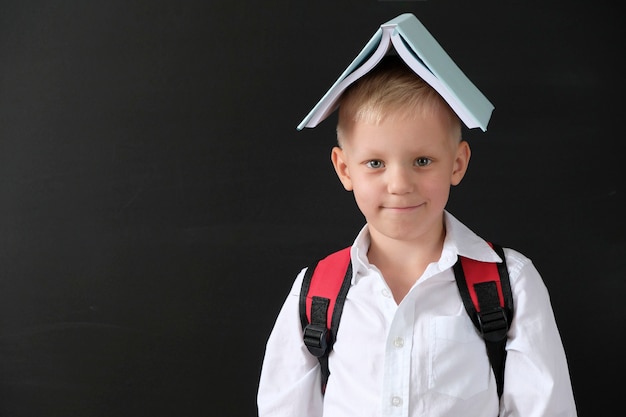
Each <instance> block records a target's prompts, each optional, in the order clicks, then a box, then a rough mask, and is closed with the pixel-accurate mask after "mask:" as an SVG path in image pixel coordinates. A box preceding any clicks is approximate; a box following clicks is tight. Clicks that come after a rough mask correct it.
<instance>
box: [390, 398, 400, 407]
mask: <svg viewBox="0 0 626 417" xmlns="http://www.w3.org/2000/svg"><path fill="white" fill-rule="evenodd" d="M391 405H393V406H394V407H400V406H401V405H402V398H400V397H398V396H394V397H391Z"/></svg>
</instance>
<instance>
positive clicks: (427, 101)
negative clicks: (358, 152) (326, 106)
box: [337, 55, 461, 145]
mask: <svg viewBox="0 0 626 417" xmlns="http://www.w3.org/2000/svg"><path fill="white" fill-rule="evenodd" d="M416 112H422V114H424V113H427V114H434V113H436V112H443V113H444V115H445V116H446V117H447V119H448V120H449V122H450V129H451V133H452V134H453V135H454V137H455V138H458V139H459V140H460V139H461V122H460V120H459V118H458V116H457V115H456V113H454V111H453V110H452V109H451V108H450V106H449V105H448V103H446V102H445V100H444V99H443V98H442V97H441V96H440V95H439V93H437V91H436V90H435V89H434V88H432V87H431V86H430V85H429V84H427V83H426V82H425V81H424V80H422V78H420V77H419V76H418V75H417V74H415V72H413V70H412V69H410V68H409V67H408V66H407V65H406V64H405V63H404V62H403V61H402V60H401V59H400V58H399V57H398V56H396V55H388V56H386V57H385V58H383V60H382V61H381V62H380V63H379V64H378V65H377V66H376V67H375V68H374V69H373V70H372V71H370V72H369V73H367V74H366V75H364V76H363V77H362V78H360V79H359V80H357V81H356V82H355V83H354V84H352V85H351V86H350V87H348V88H347V89H346V91H345V92H344V93H343V95H342V97H341V98H340V101H339V118H338V122H337V141H338V143H339V145H341V143H342V140H343V137H345V134H346V133H347V131H348V129H349V128H350V127H351V126H352V125H353V124H354V123H356V122H366V123H372V124H378V123H380V122H382V121H383V120H384V119H385V118H388V117H398V118H403V117H411V115H415V114H416Z"/></svg>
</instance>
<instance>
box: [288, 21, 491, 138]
mask: <svg viewBox="0 0 626 417" xmlns="http://www.w3.org/2000/svg"><path fill="white" fill-rule="evenodd" d="M389 53H396V54H398V55H399V56H400V57H401V58H402V60H403V61H404V62H405V63H406V64H407V65H408V66H409V67H410V68H411V69H412V70H413V71H415V73H416V74H417V75H419V76H420V77H421V78H422V79H423V80H424V81H425V82H427V83H428V84H429V85H430V86H431V87H433V88H434V89H435V90H436V91H437V92H438V93H439V95H441V97H443V99H444V100H445V101H446V102H447V103H448V104H449V105H450V107H451V108H452V110H454V112H455V113H456V114H457V115H458V116H459V118H460V119H461V121H463V123H464V124H465V126H467V127H468V128H469V129H473V128H476V127H480V128H481V129H482V130H483V131H486V130H487V124H488V123H489V119H490V118H491V113H492V112H493V109H494V106H493V104H491V102H490V101H489V100H488V99H487V98H486V97H485V96H484V95H483V94H482V93H481V92H480V90H478V88H476V86H475V85H474V84H473V83H472V82H471V81H470V80H469V78H467V76H466V75H465V74H464V73H463V72H462V71H461V69H460V68H459V67H458V66H457V65H456V64H455V62H454V61H453V60H452V58H450V56H449V55H448V54H447V53H446V51H445V50H444V49H443V48H442V47H441V45H439V43H438V42H437V40H436V39H435V38H434V37H433V36H432V35H431V34H430V32H428V30H427V29H426V28H425V27H424V25H423V24H422V23H421V22H420V21H419V20H418V19H417V17H415V15H413V14H411V13H404V14H402V15H400V16H398V17H396V18H394V19H392V20H390V21H388V22H386V23H383V24H382V25H381V26H380V28H379V29H378V30H377V31H376V33H375V34H374V36H373V37H372V38H371V39H370V40H369V42H367V44H366V45H365V47H364V48H363V49H362V50H361V52H360V53H359V54H358V55H357V57H356V58H355V59H354V60H353V61H352V63H350V65H349V66H348V68H346V69H345V71H344V72H343V73H342V74H341V75H340V76H339V78H338V79H337V81H335V83H334V84H333V85H332V86H331V87H330V89H329V90H328V91H327V92H326V94H324V96H323V97H322V98H321V99H320V101H319V102H318V103H317V104H316V105H315V106H314V107H313V109H312V110H311V111H310V112H309V114H307V116H306V117H305V118H304V119H303V120H302V122H300V124H299V125H298V127H297V129H298V130H302V129H304V128H305V127H308V128H312V127H315V126H317V125H318V124H319V123H320V122H322V121H323V120H324V119H326V118H327V117H328V116H329V115H330V114H331V113H332V112H334V111H335V110H336V109H337V107H338V100H339V98H340V97H341V94H342V93H343V92H344V91H345V89H346V88H348V86H349V85H351V84H352V83H354V82H355V81H356V80H358V79H359V78H361V77H362V76H363V75H365V74H367V73H368V72H369V71H370V70H371V69H372V68H374V67H375V66H376V65H377V64H378V63H379V62H380V61H381V59H383V57H384V56H385V55H387V54H389Z"/></svg>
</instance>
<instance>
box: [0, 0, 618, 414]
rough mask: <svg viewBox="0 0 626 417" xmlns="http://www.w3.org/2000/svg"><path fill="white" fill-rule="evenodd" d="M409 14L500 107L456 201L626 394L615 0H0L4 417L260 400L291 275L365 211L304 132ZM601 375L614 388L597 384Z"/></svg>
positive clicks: (592, 384) (341, 241)
mask: <svg viewBox="0 0 626 417" xmlns="http://www.w3.org/2000/svg"><path fill="white" fill-rule="evenodd" d="M406 11H409V12H413V13H415V14H416V15H417V16H418V17H419V18H420V20H422V22H423V23H424V24H425V25H426V27H428V28H429V30H431V32H432V33H433V34H434V35H435V37H436V38H437V39H438V40H439V42H440V43H441V44H442V45H443V46H444V48H445V49H446V50H447V51H448V52H449V53H450V55H452V56H453V57H454V59H455V61H456V62H457V63H458V64H459V66H460V67H461V68H462V69H463V70H464V71H465V73H466V74H467V75H468V76H469V78H470V79H472V80H473V81H474V82H475V84H476V85H478V86H479V87H480V89H481V90H482V91H483V92H484V93H485V94H486V96H487V97H489V99H490V100H491V101H492V102H493V103H494V104H495V106H496V110H495V111H494V114H493V118H492V121H491V122H490V125H489V128H488V130H487V132H486V133H482V132H480V131H470V132H467V134H466V137H467V139H468V140H469V141H470V143H471V146H472V149H473V155H472V161H471V163H470V169H469V173H468V175H467V176H466V178H465V180H464V181H463V183H462V184H461V185H460V186H459V187H455V188H454V189H453V192H452V197H451V201H450V204H449V207H448V208H449V210H450V211H452V212H453V213H454V214H455V216H457V217H458V218H459V219H460V220H462V221H464V222H465V223H466V224H468V225H469V226H470V227H471V228H473V229H474V230H476V231H477V232H478V233H480V234H481V235H482V236H483V237H485V238H488V239H492V240H495V241H498V242H501V243H504V244H506V245H507V246H511V247H514V248H516V249H518V250H519V251H521V252H523V253H524V254H526V255H527V256H529V257H530V258H532V259H533V261H534V262H535V264H536V265H537V267H538V269H539V270H540V272H541V273H542V275H543V277H544V280H545V282H546V285H547V286H548V289H549V291H550V293H551V298H552V302H553V306H554V310H555V314H556V316H557V322H558V323H559V326H560V329H561V335H562V338H563V342H564V344H565V348H566V351H567V353H568V359H569V362H570V366H571V374H572V381H573V384H574V390H575V395H576V397H577V402H578V406H579V412H580V415H581V416H592V415H593V416H596V415H604V414H608V413H610V412H611V411H615V410H616V405H615V404H621V402H622V401H621V400H622V398H621V393H619V392H618V388H619V387H620V384H619V383H615V382H614V381H619V380H620V379H619V378H621V377H622V376H623V374H624V371H626V369H625V367H624V355H623V353H622V352H621V350H620V351H618V348H619V347H620V345H619V343H617V342H616V341H617V340H621V339H620V336H619V332H620V331H622V330H623V329H624V327H625V324H626V308H625V305H626V303H624V300H623V296H624V295H626V284H625V282H626V281H625V280H624V278H625V277H626V227H625V225H626V222H625V220H624V213H626V201H625V197H624V191H625V190H624V180H625V178H624V172H623V157H622V156H621V155H622V152H621V151H622V149H623V144H622V142H623V138H622V136H623V134H622V131H623V123H622V121H623V115H622V107H623V106H622V105H621V104H620V103H621V102H622V101H623V97H624V94H625V93H626V91H625V88H624V86H625V83H624V77H623V74H624V70H625V65H624V52H623V39H624V29H623V24H622V23H623V22H622V18H621V16H622V15H621V14H620V13H618V12H617V6H608V3H606V2H600V3H593V2H588V1H586V2H583V1H569V2H501V1H483V2H467V1H435V0H430V1H391V0H389V1H374V0H367V1H365V0H360V1H345V2H344V1H342V2H337V1H326V0H323V1H315V2H296V1H267V2H252V1H238V2H225V1H221V2H211V1H164V0H155V1H138V2H128V1H117V0H109V1H100V2H96V1H56V2H49V1H17V0H6V1H2V2H0V416H2V417H22V416H23V417H34V416H45V417H55V416H64V417H65V416H81V417H91V416H94V417H96V416H116V417H121V416H138V415H149V416H153V417H157V416H172V415H180V416H200V415H202V416H251V415H255V414H256V405H255V396H256V387H257V382H258V375H259V369H260V366H261V360H262V356H263V350H264V346H265V341H266V338H267V336H268V334H269V331H270V329H271V326H272V324H273V320H274V318H275V316H276V314H277V313H278V309H279V308H280V305H281V304H282V301H283V299H284V297H285V295H286V294H287V291H288V290H289V288H290V286H291V282H292V280H293V278H294V277H295V275H296V273H297V272H298V271H299V270H300V268H301V267H303V266H304V265H305V264H307V263H308V262H309V261H310V260H312V259H316V258H317V257H319V256H321V255H324V254H326V253H328V252H330V251H332V250H334V249H337V248H340V247H342V246H344V245H347V244H350V243H351V241H352V239H353V238H354V236H355V234H356V232H357V231H358V230H359V229H360V227H361V226H362V225H363V218H362V217H361V216H360V214H359V213H358V211H357V209H356V206H355V204H354V202H353V199H352V196H351V195H350V194H349V193H346V192H345V191H343V189H342V188H341V185H340V184H339V181H338V180H337V179H336V178H335V175H334V173H333V172H332V169H331V165H330V162H329V153H330V148H331V147H332V145H333V143H334V134H333V131H334V127H333V120H332V118H331V120H328V121H326V122H324V123H322V124H321V125H320V126H318V127H317V128H315V129H313V130H305V131H302V132H297V131H296V129H295V128H296V125H297V124H298V123H299V122H300V120H301V119H302V118H303V117H304V115H305V114H306V113H307V112H308V111H309V110H310V108H311V107H312V105H313V104H315V102H317V100H318V99H319V98H320V95H321V94H322V93H323V92H324V91H326V89H327V88H328V86H329V85H330V84H331V83H332V82H333V81H334V80H335V78H336V77H337V76H338V75H339V73H340V71H341V70H343V68H345V67H346V65H347V64H348V63H349V61H350V60H351V59H352V57H353V56H355V54H356V53H357V52H358V51H359V50H360V48H361V47H362V46H363V42H364V41H365V40H367V39H369V37H370V36H371V35H372V33H373V31H374V30H375V29H376V28H377V27H378V25H379V24H380V23H382V22H384V21H387V20H389V19H390V18H392V17H394V16H396V15H398V14H400V13H402V12H406ZM611 381H613V382H611Z"/></svg>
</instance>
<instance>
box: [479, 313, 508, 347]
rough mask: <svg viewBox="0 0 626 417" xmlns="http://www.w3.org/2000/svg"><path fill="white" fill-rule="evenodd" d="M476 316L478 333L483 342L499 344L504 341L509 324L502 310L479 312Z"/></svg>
mask: <svg viewBox="0 0 626 417" xmlns="http://www.w3.org/2000/svg"><path fill="white" fill-rule="evenodd" d="M477 316H478V324H479V326H480V331H481V333H482V334H483V337H484V338H485V340H487V341H489V342H499V341H502V340H504V339H506V333H507V331H508V328H509V326H508V324H509V323H508V320H507V318H506V314H505V312H504V309H502V308H496V309H493V310H490V311H485V312H482V311H479V312H478V313H477Z"/></svg>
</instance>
